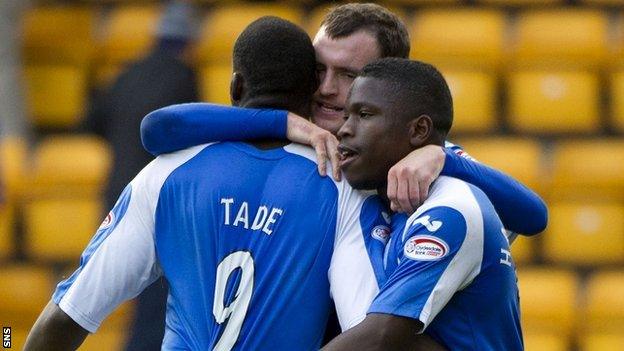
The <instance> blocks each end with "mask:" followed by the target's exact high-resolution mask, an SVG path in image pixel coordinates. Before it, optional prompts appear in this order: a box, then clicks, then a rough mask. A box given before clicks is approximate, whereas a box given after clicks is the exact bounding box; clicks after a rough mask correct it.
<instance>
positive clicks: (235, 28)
mask: <svg viewBox="0 0 624 351" xmlns="http://www.w3.org/2000/svg"><path fill="white" fill-rule="evenodd" d="M265 15H272V16H278V17H281V18H284V19H287V20H289V21H291V22H294V23H296V24H301V22H302V18H303V13H302V12H301V10H299V9H298V8H296V7H292V6H286V5H280V4H270V3H265V4H252V3H249V4H247V3H245V4H239V5H223V6H219V7H216V8H214V9H212V11H211V12H210V14H209V15H208V16H207V18H206V20H205V21H204V24H203V26H202V27H203V28H202V31H201V36H200V38H199V46H198V49H197V50H198V56H199V60H200V61H201V62H202V63H206V62H213V63H221V64H226V63H227V64H231V59H232V49H233V47H234V41H235V40H236V38H237V37H238V35H239V34H240V33H241V32H242V31H243V29H245V27H246V26H247V25H248V24H250V23H251V22H253V21H254V20H256V19H257V18H259V17H262V16H265Z"/></svg>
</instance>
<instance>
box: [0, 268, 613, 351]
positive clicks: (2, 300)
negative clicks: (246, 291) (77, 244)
mask: <svg viewBox="0 0 624 351" xmlns="http://www.w3.org/2000/svg"><path fill="white" fill-rule="evenodd" d="M0 276H2V277H3V280H4V284H5V285H6V286H8V287H19V289H2V290H0V319H2V321H3V323H5V325H10V326H12V327H13V330H14V335H15V334H20V337H17V336H15V339H18V340H23V337H22V336H21V335H23V336H24V337H25V335H26V333H27V331H28V328H30V327H31V326H32V323H33V322H34V320H35V319H36V317H37V315H38V314H39V312H40V311H41V310H42V309H43V307H44V306H45V305H46V303H47V301H49V299H50V297H51V294H52V291H53V289H54V283H55V282H56V280H58V277H56V276H54V275H52V274H51V273H50V271H49V270H48V269H46V268H44V267H40V266H32V265H9V266H0ZM518 284H519V289H520V304H521V311H522V314H521V315H522V325H523V329H524V334H525V339H526V343H527V345H526V349H527V350H558V349H561V350H567V349H568V348H567V347H565V348H550V347H548V348H544V347H543V346H544V345H550V344H553V345H559V344H562V345H566V346H567V345H568V344H569V343H570V340H572V338H571V337H572V336H573V335H581V336H582V337H581V338H580V344H581V345H583V347H582V348H581V349H582V350H588V351H594V350H616V349H621V348H619V347H615V348H614V347H605V348H597V347H598V346H597V345H610V343H612V342H614V340H612V339H613V338H614V339H615V341H619V342H620V343H621V342H622V336H623V334H622V333H624V300H623V299H622V296H624V271H622V270H604V271H596V272H594V273H592V274H591V275H590V276H589V278H588V279H587V280H586V281H583V280H581V279H580V278H579V276H578V275H577V274H575V273H573V272H572V271H568V270H562V269H548V268H543V267H541V268H522V269H519V270H518ZM131 314H132V304H131V303H127V304H124V305H122V306H121V307H120V308H119V309H118V310H117V311H116V312H115V313H113V315H112V316H111V317H109V318H108V319H107V320H106V321H105V323H104V324H103V325H102V327H101V328H100V329H99V331H98V333H96V334H95V335H94V336H91V338H95V340H101V341H102V342H107V340H108V339H112V340H108V342H109V343H117V345H119V343H120V342H121V341H122V339H123V337H122V335H123V334H122V333H121V332H122V331H123V330H124V327H125V326H126V325H127V323H128V320H129V318H130V316H131ZM16 330H17V331H18V332H15V331H16ZM18 340H15V343H16V344H19V341H18ZM90 342H91V343H92V344H93V343H94V340H91V341H90ZM94 345H98V343H95V344H94ZM611 345H613V344H611ZM538 346H542V347H538ZM18 348H19V347H18ZM87 349H90V348H87ZM102 349H118V348H108V347H103V346H102V344H100V348H99V350H102Z"/></svg>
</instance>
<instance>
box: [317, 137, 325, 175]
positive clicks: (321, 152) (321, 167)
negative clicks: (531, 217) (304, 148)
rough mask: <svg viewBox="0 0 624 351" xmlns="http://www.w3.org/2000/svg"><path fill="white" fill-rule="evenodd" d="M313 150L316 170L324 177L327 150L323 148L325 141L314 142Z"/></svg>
mask: <svg viewBox="0 0 624 351" xmlns="http://www.w3.org/2000/svg"><path fill="white" fill-rule="evenodd" d="M314 151H316V162H317V166H318V172H319V174H320V175H321V176H322V177H325V176H327V151H326V149H325V143H322V142H321V143H315V145H314Z"/></svg>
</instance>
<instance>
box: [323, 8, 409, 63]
mask: <svg viewBox="0 0 624 351" xmlns="http://www.w3.org/2000/svg"><path fill="white" fill-rule="evenodd" d="M321 27H323V28H324V29H325V33H327V35H328V36H329V37H330V38H332V39H338V38H344V37H347V36H349V35H351V34H353V33H355V32H357V31H359V30H366V31H368V32H370V33H371V34H373V35H374V36H375V38H377V43H378V44H379V49H380V51H381V57H402V58H407V57H409V52H410V40H409V34H408V32H407V29H406V28H405V24H404V23H403V21H401V19H400V18H399V17H397V15H395V14H394V13H392V12H390V11H389V10H388V9H386V8H384V7H382V6H379V5H377V4H371V3H368V4H356V3H353V4H345V5H340V6H337V7H334V8H333V9H332V10H330V12H329V13H328V14H327V15H326V16H325V18H324V19H323V22H322V23H321Z"/></svg>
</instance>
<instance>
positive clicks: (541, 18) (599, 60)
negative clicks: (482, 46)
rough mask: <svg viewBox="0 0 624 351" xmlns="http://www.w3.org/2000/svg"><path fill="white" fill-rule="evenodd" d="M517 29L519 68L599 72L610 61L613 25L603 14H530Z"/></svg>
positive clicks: (568, 11)
mask: <svg viewBox="0 0 624 351" xmlns="http://www.w3.org/2000/svg"><path fill="white" fill-rule="evenodd" d="M516 25H517V27H516V36H515V40H514V45H513V49H512V51H513V60H512V62H514V63H515V64H516V65H531V66H534V65H549V66H550V65H555V66H556V67H561V65H566V66H572V67H593V68H596V67H599V66H600V65H602V64H603V63H605V59H606V58H607V57H608V53H609V50H608V47H609V46H608V40H607V39H608V30H609V22H608V18H607V16H605V15H604V13H602V12H601V11H599V10H591V9H555V10H534V11H527V12H524V13H522V14H521V15H520V16H519V18H518V21H517V23H516Z"/></svg>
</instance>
